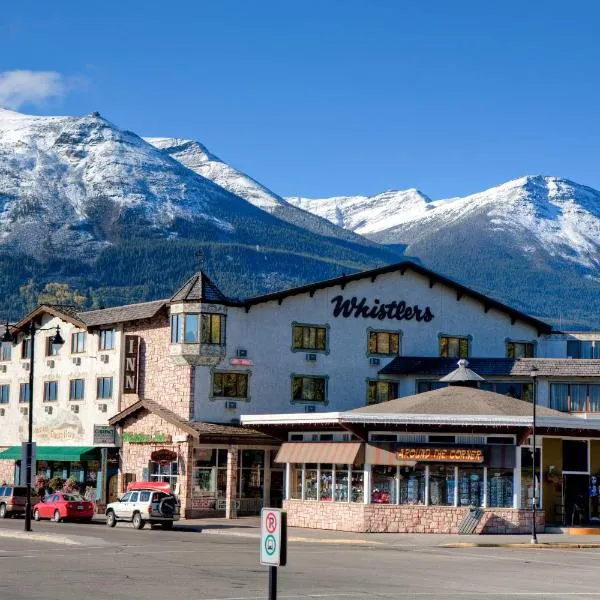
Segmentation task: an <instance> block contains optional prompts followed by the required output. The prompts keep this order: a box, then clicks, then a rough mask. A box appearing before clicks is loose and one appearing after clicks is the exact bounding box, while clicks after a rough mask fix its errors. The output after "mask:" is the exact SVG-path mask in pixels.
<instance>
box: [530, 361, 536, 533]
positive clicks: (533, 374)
mask: <svg viewBox="0 0 600 600" xmlns="http://www.w3.org/2000/svg"><path fill="white" fill-rule="evenodd" d="M530 375H531V381H532V382H533V390H532V396H533V426H532V428H531V435H532V438H533V439H532V444H531V445H532V452H533V506H532V508H533V510H532V520H531V543H532V544H537V543H538V539H537V531H536V513H537V487H538V486H537V480H536V469H535V465H536V461H535V450H536V448H535V425H536V423H535V420H536V405H537V398H536V389H535V378H536V377H537V375H538V369H537V367H536V366H535V365H533V366H532V367H531V372H530Z"/></svg>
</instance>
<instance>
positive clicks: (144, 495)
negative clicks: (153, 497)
mask: <svg viewBox="0 0 600 600" xmlns="http://www.w3.org/2000/svg"><path fill="white" fill-rule="evenodd" d="M151 493H152V492H145V491H144V492H140V502H149V501H150V494H151Z"/></svg>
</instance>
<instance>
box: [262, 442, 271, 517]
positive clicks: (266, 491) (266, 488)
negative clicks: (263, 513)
mask: <svg viewBox="0 0 600 600" xmlns="http://www.w3.org/2000/svg"><path fill="white" fill-rule="evenodd" d="M263 506H271V451H270V450H265V469H264V480H263Z"/></svg>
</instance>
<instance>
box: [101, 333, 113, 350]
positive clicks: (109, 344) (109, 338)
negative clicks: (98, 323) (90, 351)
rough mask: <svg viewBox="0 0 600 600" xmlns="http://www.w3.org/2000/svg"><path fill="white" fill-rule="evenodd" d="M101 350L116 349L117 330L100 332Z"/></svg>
mask: <svg viewBox="0 0 600 600" xmlns="http://www.w3.org/2000/svg"><path fill="white" fill-rule="evenodd" d="M98 349H99V350H114V349H115V330H114V329H102V330H101V331H100V340H99V345H98Z"/></svg>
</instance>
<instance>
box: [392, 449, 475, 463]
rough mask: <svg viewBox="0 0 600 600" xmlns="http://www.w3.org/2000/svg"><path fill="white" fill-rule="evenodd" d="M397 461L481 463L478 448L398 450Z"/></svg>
mask: <svg viewBox="0 0 600 600" xmlns="http://www.w3.org/2000/svg"><path fill="white" fill-rule="evenodd" d="M396 456H397V458H398V460H416V461H424V462H430V461H436V462H470V463H481V462H483V451H482V450H481V449H480V448H398V450H396Z"/></svg>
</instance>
